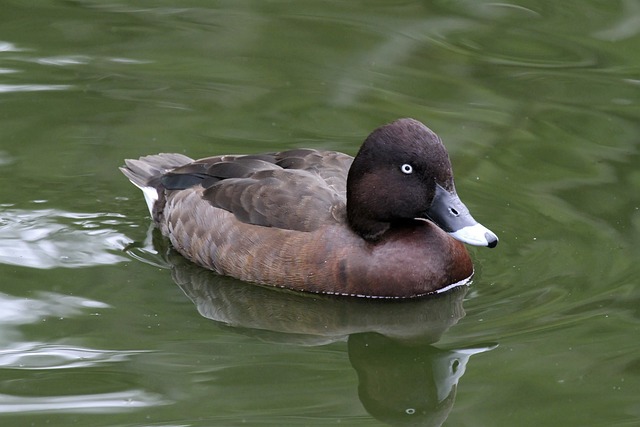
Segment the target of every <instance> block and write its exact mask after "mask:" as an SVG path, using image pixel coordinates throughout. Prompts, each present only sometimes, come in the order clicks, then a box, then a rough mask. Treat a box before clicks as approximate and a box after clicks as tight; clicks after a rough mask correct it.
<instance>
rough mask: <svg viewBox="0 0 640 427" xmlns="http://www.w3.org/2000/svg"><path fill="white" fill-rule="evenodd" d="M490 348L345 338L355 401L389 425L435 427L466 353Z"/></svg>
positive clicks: (453, 390) (373, 337)
mask: <svg viewBox="0 0 640 427" xmlns="http://www.w3.org/2000/svg"><path fill="white" fill-rule="evenodd" d="M492 348H494V346H486V347H476V348H465V349H452V350H441V349H439V348H436V347H434V346H432V345H431V344H429V343H420V344H418V343H415V342H414V343H410V344H409V343H405V342H402V341H398V340H394V339H390V338H388V337H385V336H383V335H379V334H375V333H364V334H354V335H351V336H350V337H349V360H350V361H351V364H352V365H353V367H354V368H355V370H356V372H357V373H358V381H359V386H358V394H359V397H360V401H361V402H362V404H363V405H364V407H365V408H366V409H367V412H369V413H370V414H371V415H373V416H374V417H376V418H377V419H379V420H381V421H384V422H386V423H389V424H392V425H416V426H440V425H442V423H444V421H445V420H446V419H447V417H448V415H449V412H450V411H451V409H452V408H453V403H454V400H455V396H456V389H457V385H458V380H459V379H460V377H462V375H463V374H464V371H465V368H466V365H467V361H468V360H469V357H471V355H472V354H475V353H481V352H483V351H487V350H491V349H492Z"/></svg>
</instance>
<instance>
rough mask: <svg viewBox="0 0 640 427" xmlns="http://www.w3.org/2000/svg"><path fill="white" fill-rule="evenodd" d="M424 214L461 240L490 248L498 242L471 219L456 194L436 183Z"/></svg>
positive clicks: (484, 228)
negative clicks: (430, 201) (433, 193)
mask: <svg viewBox="0 0 640 427" xmlns="http://www.w3.org/2000/svg"><path fill="white" fill-rule="evenodd" d="M425 216H426V217H427V218H428V219H430V220H431V221H433V222H434V223H436V225H438V226H439V227H440V228H442V229H443V230H444V231H446V232H447V233H449V234H450V235H451V236H452V237H453V238H455V239H457V240H460V241H461V242H464V243H468V244H470V245H474V246H488V247H490V248H493V247H495V246H496V245H497V244H498V236H496V235H495V234H494V233H493V232H492V231H491V230H489V229H488V228H487V227H485V226H484V225H482V224H479V223H478V222H477V221H476V220H475V219H473V217H472V216H471V214H470V213H469V209H467V207H466V206H465V205H464V203H462V201H461V200H460V198H459V197H458V195H457V194H456V193H455V192H449V191H447V190H445V189H444V188H443V187H441V186H440V185H438V184H436V194H435V197H434V198H433V202H432V203H431V207H430V208H429V210H428V211H427V212H426V215H425Z"/></svg>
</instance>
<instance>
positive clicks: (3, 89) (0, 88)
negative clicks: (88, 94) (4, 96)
mask: <svg viewBox="0 0 640 427" xmlns="http://www.w3.org/2000/svg"><path fill="white" fill-rule="evenodd" d="M72 87H73V86H72V85H34V84H27V85H0V93H9V92H42V91H47V90H67V89H70V88H72Z"/></svg>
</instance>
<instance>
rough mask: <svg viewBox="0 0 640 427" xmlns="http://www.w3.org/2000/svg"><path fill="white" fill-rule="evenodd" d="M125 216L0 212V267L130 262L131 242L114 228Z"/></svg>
mask: <svg viewBox="0 0 640 427" xmlns="http://www.w3.org/2000/svg"><path fill="white" fill-rule="evenodd" d="M114 222H116V223H121V222H122V215H119V214H112V213H73V212H64V211H60V210H55V209H41V210H19V209H9V210H5V211H2V210H0V263H2V264H11V265H20V266H26V267H33V268H43V269H47V268H55V267H67V268H78V267H86V266H92V265H105V264H116V263H119V262H122V261H127V258H126V257H124V256H122V255H120V254H118V253H117V252H116V251H118V250H119V249H120V248H122V247H123V246H125V244H124V243H125V242H128V241H129V239H128V238H127V237H126V236H125V235H124V234H121V233H119V232H117V231H116V230H113V229H112V228H109V227H105V226H106V225H113V224H114Z"/></svg>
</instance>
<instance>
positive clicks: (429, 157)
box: [347, 119, 498, 247]
mask: <svg viewBox="0 0 640 427" xmlns="http://www.w3.org/2000/svg"><path fill="white" fill-rule="evenodd" d="M347 218H348V221H349V225H350V226H351V228H352V229H353V230H354V231H355V232H356V233H358V234H360V235H361V236H362V237H363V238H365V239H367V240H376V239H378V238H380V237H381V236H382V235H383V234H384V232H385V231H387V230H388V229H389V228H391V227H393V226H394V225H395V224H406V223H408V222H411V221H416V220H427V219H428V220H431V221H433V222H434V223H436V224H437V225H438V226H439V227H441V228H442V229H444V230H445V231H447V232H448V233H450V234H451V235H452V236H453V237H455V238H456V239H458V240H461V241H463V242H466V243H470V244H474V245H480V246H489V247H494V246H495V245H496V244H497V242H498V238H497V237H496V236H495V234H493V233H492V232H491V231H489V230H488V229H486V228H485V227H483V226H482V225H480V224H478V223H477V222H476V221H475V220H474V219H473V217H472V216H471V215H470V214H469V211H468V209H467V208H466V207H465V206H464V204H463V203H462V202H461V201H460V199H459V198H458V196H457V194H456V190H455V186H454V183H453V172H452V170H451V161H450V160H449V155H448V154H447V150H446V149H445V147H444V145H443V144H442V141H441V140H440V138H439V137H438V135H436V134H435V133H434V132H432V131H431V130H430V129H429V128H427V127H426V126H425V125H423V124H422V123H420V122H419V121H417V120H414V119H399V120H396V121H394V122H392V123H390V124H387V125H385V126H382V127H380V128H378V129H376V130H374V131H373V132H372V133H371V134H370V135H369V136H368V137H367V139H366V140H365V141H364V143H363V144H362V147H361V148H360V151H359V152H358V154H357V155H356V157H355V159H354V161H353V164H352V165H351V169H350V170H349V175H348V178H347Z"/></svg>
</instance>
